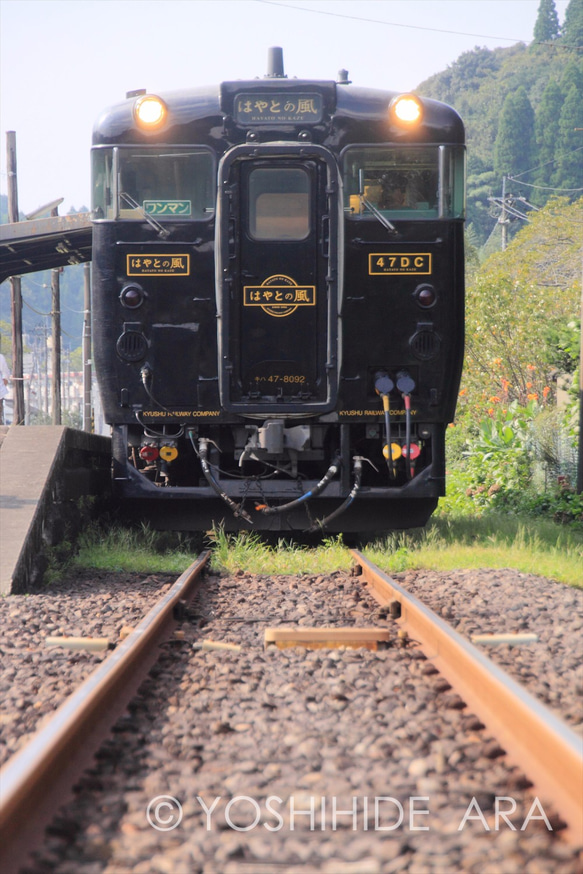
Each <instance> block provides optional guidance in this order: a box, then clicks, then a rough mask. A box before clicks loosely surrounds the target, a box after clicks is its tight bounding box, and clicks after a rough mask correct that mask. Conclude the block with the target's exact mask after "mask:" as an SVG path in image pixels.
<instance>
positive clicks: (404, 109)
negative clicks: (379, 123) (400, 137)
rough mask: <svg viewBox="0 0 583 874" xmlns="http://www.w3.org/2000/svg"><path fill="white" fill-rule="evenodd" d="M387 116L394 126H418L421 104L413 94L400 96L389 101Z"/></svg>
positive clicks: (421, 110) (421, 109)
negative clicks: (388, 115) (394, 123)
mask: <svg viewBox="0 0 583 874" xmlns="http://www.w3.org/2000/svg"><path fill="white" fill-rule="evenodd" d="M389 114H390V117H391V120H392V121H394V122H396V124H400V125H414V124H418V123H419V122H420V121H421V118H422V116H423V104H422V103H421V101H420V100H419V98H418V97H415V95H414V94H401V95H399V97H395V98H394V99H393V100H391V102H390V104H389Z"/></svg>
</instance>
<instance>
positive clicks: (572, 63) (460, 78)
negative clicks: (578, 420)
mask: <svg viewBox="0 0 583 874" xmlns="http://www.w3.org/2000/svg"><path fill="white" fill-rule="evenodd" d="M417 91H418V93H419V94H421V95H424V96H426V97H433V98H435V99H437V100H443V101H445V102H446V103H449V104H450V105H451V106H453V107H455V109H456V110H457V111H458V112H459V113H460V115H461V116H462V118H463V120H464V122H465V125H466V130H467V137H468V232H469V235H470V239H471V240H472V241H473V242H474V244H475V245H478V246H483V245H484V244H485V243H486V241H487V240H488V238H489V236H490V234H491V233H492V231H493V229H495V228H496V223H495V219H496V218H497V217H498V216H499V215H500V212H501V208H500V207H501V203H500V202H499V203H498V205H496V204H493V203H492V202H491V201H490V200H489V198H491V197H496V198H501V197H502V194H503V185H504V194H505V196H506V198H507V200H506V205H507V207H508V215H507V217H508V219H509V221H510V228H509V233H510V234H511V233H512V231H513V229H514V227H513V226H516V227H517V226H519V225H520V224H522V222H521V221H520V220H518V219H516V213H527V212H528V211H529V209H530V207H529V206H528V204H529V203H530V204H532V205H533V206H535V207H540V206H542V205H544V204H545V203H546V202H547V200H548V199H549V197H551V196H554V195H557V194H559V195H562V196H563V195H566V196H568V197H569V198H570V199H571V200H574V199H576V198H578V197H581V195H582V194H583V0H571V2H570V4H569V6H568V7H567V12H566V15H565V21H564V22H563V23H562V27H561V26H560V24H559V21H558V17H557V13H556V9H555V3H554V0H541V3H540V6H539V13H538V18H537V22H536V26H535V30H534V33H533V41H532V42H531V43H530V44H529V45H525V44H523V43H517V44H516V45H514V46H511V47H510V48H502V49H495V50H493V51H491V50H489V49H485V48H479V47H476V48H475V49H474V50H473V51H471V52H465V53H464V54H462V55H461V56H460V57H459V58H458V59H457V60H456V61H455V63H453V64H451V65H450V66H449V67H448V68H447V69H446V70H445V71H443V72H441V73H437V74H436V75H435V76H432V77H431V78H430V79H427V80H426V81H425V82H422V83H421V84H420V85H419V87H418V89H417ZM504 177H506V179H504ZM519 198H525V200H526V201H527V203H525V202H524V201H523V200H520V199H519ZM515 219H516V221H514V220H515Z"/></svg>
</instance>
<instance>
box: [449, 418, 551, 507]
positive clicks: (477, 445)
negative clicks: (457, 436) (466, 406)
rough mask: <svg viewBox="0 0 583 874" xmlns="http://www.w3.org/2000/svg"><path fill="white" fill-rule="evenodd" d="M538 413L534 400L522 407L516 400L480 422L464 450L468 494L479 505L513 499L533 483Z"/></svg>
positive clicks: (492, 504)
mask: <svg viewBox="0 0 583 874" xmlns="http://www.w3.org/2000/svg"><path fill="white" fill-rule="evenodd" d="M535 413H536V407H535V404H534V402H531V403H530V404H529V405H528V406H527V407H520V406H519V405H518V403H517V402H516V401H515V402H514V403H513V404H511V405H510V408H509V409H508V410H504V411H503V410H497V411H496V413H495V414H494V416H492V417H488V418H487V419H483V420H482V421H481V422H480V425H479V428H478V433H477V434H476V435H475V436H474V435H473V436H472V438H471V440H470V441H469V443H468V446H467V448H466V451H465V453H464V455H465V458H466V471H467V473H468V474H469V479H470V486H469V488H468V490H467V495H468V496H471V497H473V498H474V500H475V503H476V506H477V507H479V508H484V507H486V506H492V507H499V506H500V505H501V504H506V505H507V504H509V503H512V502H513V501H514V499H515V497H516V496H517V495H520V494H521V493H522V492H523V491H524V490H525V489H526V488H527V486H528V485H529V481H530V475H531V466H532V453H533V445H532V436H531V424H532V419H533V417H534V415H535Z"/></svg>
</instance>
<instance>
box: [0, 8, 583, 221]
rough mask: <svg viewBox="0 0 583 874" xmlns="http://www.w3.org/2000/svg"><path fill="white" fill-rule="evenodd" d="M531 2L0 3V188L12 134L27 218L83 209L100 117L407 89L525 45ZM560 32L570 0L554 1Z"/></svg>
mask: <svg viewBox="0 0 583 874" xmlns="http://www.w3.org/2000/svg"><path fill="white" fill-rule="evenodd" d="M539 4H540V0H0V137H1V141H0V191H1V192H2V193H4V194H5V193H6V192H7V174H6V132H7V131H15V133H16V152H17V174H18V202H19V208H20V211H21V212H23V213H25V214H27V213H30V212H33V211H34V210H36V209H37V208H38V207H40V206H42V205H44V204H46V203H49V202H51V201H54V200H56V199H57V198H60V197H62V198H64V202H63V203H62V205H61V206H60V208H59V211H60V214H61V215H65V214H66V213H67V212H69V210H70V209H71V207H74V208H76V209H80V208H81V207H82V206H87V207H88V206H89V205H90V180H89V149H90V146H91V132H92V128H93V124H94V122H95V120H96V119H97V117H98V115H99V114H100V113H101V111H102V110H103V109H104V108H106V107H107V106H110V105H112V104H114V103H117V102H118V101H121V100H123V99H124V98H125V93H126V91H131V90H134V89H137V88H147V89H148V91H151V92H154V93H161V94H163V92H164V91H165V90H176V89H181V88H186V87H190V86H199V85H209V84H213V83H219V82H221V81H222V80H228V79H241V78H242V79H245V78H256V77H261V76H263V75H264V74H265V72H266V68H267V49H268V48H269V47H270V46H282V47H283V50H284V64H285V73H286V74H287V75H288V76H289V77H292V76H297V77H298V78H306V79H309V78H319V79H336V77H337V73H338V70H340V69H346V70H348V71H349V77H350V79H351V81H352V82H353V83H354V84H355V85H359V86H364V87H373V88H386V89H387V90H390V91H393V90H396V91H401V90H402V91H407V90H411V89H414V88H415V87H416V86H417V85H419V84H420V83H421V82H423V81H424V80H425V79H427V78H429V76H431V75H433V74H434V73H438V72H440V71H442V70H445V69H446V68H447V66H448V65H450V64H452V63H453V62H454V61H455V60H456V59H457V58H458V57H459V56H460V55H461V54H462V53H463V52H466V51H471V50H472V49H473V48H475V47H476V46H485V47H487V48H490V49H494V48H499V47H507V46H511V45H513V44H514V43H516V42H521V41H522V42H526V43H528V42H531V41H532V35H533V31H534V25H535V22H536V18H537V12H538V8H539ZM555 6H556V9H557V13H558V16H559V21H560V22H561V23H562V22H563V20H564V17H565V10H566V8H567V6H568V0H555Z"/></svg>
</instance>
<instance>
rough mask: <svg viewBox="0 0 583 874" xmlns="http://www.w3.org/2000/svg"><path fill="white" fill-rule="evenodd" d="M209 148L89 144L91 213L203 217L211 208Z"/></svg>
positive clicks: (130, 216) (159, 218)
mask: <svg viewBox="0 0 583 874" xmlns="http://www.w3.org/2000/svg"><path fill="white" fill-rule="evenodd" d="M214 203H215V172H214V159H213V155H212V154H211V152H210V151H207V150H205V149H198V148H189V147H182V148H176V149H172V148H169V147H167V146H164V147H159V148H140V147H137V146H134V147H131V148H114V149H95V150H94V151H93V217H94V218H95V219H99V218H102V219H103V218H109V219H111V218H117V219H125V220H129V221H132V220H134V221H143V220H144V213H145V214H146V215H148V216H151V217H152V218H153V219H155V220H156V221H164V220H168V219H170V220H172V221H180V220H186V221H188V220H192V219H203V218H208V217H209V215H210V214H212V213H213V211H214Z"/></svg>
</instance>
